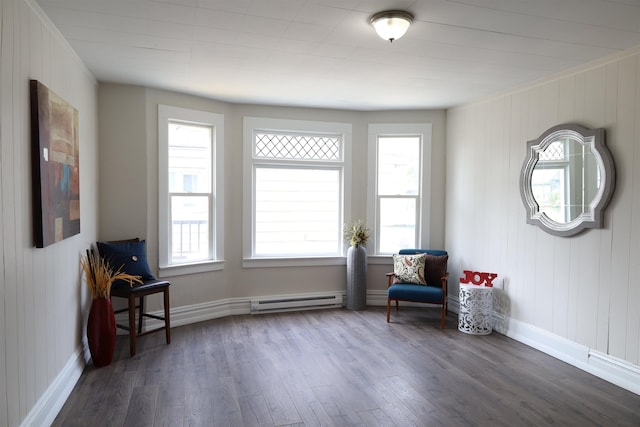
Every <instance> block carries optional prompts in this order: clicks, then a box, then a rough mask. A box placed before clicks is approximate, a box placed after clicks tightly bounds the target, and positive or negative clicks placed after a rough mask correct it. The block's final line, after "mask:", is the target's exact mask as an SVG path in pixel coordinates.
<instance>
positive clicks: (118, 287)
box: [111, 279, 171, 298]
mask: <svg viewBox="0 0 640 427" xmlns="http://www.w3.org/2000/svg"><path fill="white" fill-rule="evenodd" d="M170 284H171V283H169V282H167V281H166V280H158V279H154V280H147V281H145V282H143V283H134V284H133V286H129V283H127V282H124V281H122V280H118V281H117V282H115V283H114V284H113V285H112V286H111V296H114V297H124V298H126V297H128V296H129V294H135V293H136V292H147V291H150V290H152V289H157V290H158V292H159V291H161V290H162V288H165V287H167V286H169V285H170Z"/></svg>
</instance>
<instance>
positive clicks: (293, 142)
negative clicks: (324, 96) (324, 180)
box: [255, 133, 342, 161]
mask: <svg viewBox="0 0 640 427" xmlns="http://www.w3.org/2000/svg"><path fill="white" fill-rule="evenodd" d="M341 153H342V138H341V136H339V135H334V136H324V135H323V136H314V135H292V134H286V133H256V136H255V156H256V157H257V158H265V159H298V160H336V161H337V160H340V156H341Z"/></svg>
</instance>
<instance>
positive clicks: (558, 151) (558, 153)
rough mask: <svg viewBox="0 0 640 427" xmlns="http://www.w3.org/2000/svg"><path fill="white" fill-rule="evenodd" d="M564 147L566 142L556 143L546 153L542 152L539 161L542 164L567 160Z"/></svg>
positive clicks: (559, 141)
mask: <svg viewBox="0 0 640 427" xmlns="http://www.w3.org/2000/svg"><path fill="white" fill-rule="evenodd" d="M564 146H565V144H564V141H561V140H558V141H554V142H552V143H551V144H550V145H549V146H548V147H547V148H546V149H545V150H544V151H541V152H540V156H539V157H538V159H539V160H540V161H542V162H549V161H555V160H559V161H562V160H566V155H565V151H564Z"/></svg>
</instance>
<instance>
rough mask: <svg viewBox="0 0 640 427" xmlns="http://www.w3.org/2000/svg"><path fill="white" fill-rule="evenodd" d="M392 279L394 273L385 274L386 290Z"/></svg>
mask: <svg viewBox="0 0 640 427" xmlns="http://www.w3.org/2000/svg"><path fill="white" fill-rule="evenodd" d="M394 277H396V275H395V273H387V288H388V287H389V286H391V284H392V283H393V278H394Z"/></svg>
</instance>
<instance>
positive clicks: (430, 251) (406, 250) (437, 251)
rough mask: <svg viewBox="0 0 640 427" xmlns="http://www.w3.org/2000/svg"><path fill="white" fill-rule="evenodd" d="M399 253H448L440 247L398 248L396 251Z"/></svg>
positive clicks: (438, 254)
mask: <svg viewBox="0 0 640 427" xmlns="http://www.w3.org/2000/svg"><path fill="white" fill-rule="evenodd" d="M398 253H399V254H400V255H412V254H427V255H436V256H440V255H449V254H448V253H447V251H443V250H442V249H400V251H398Z"/></svg>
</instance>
